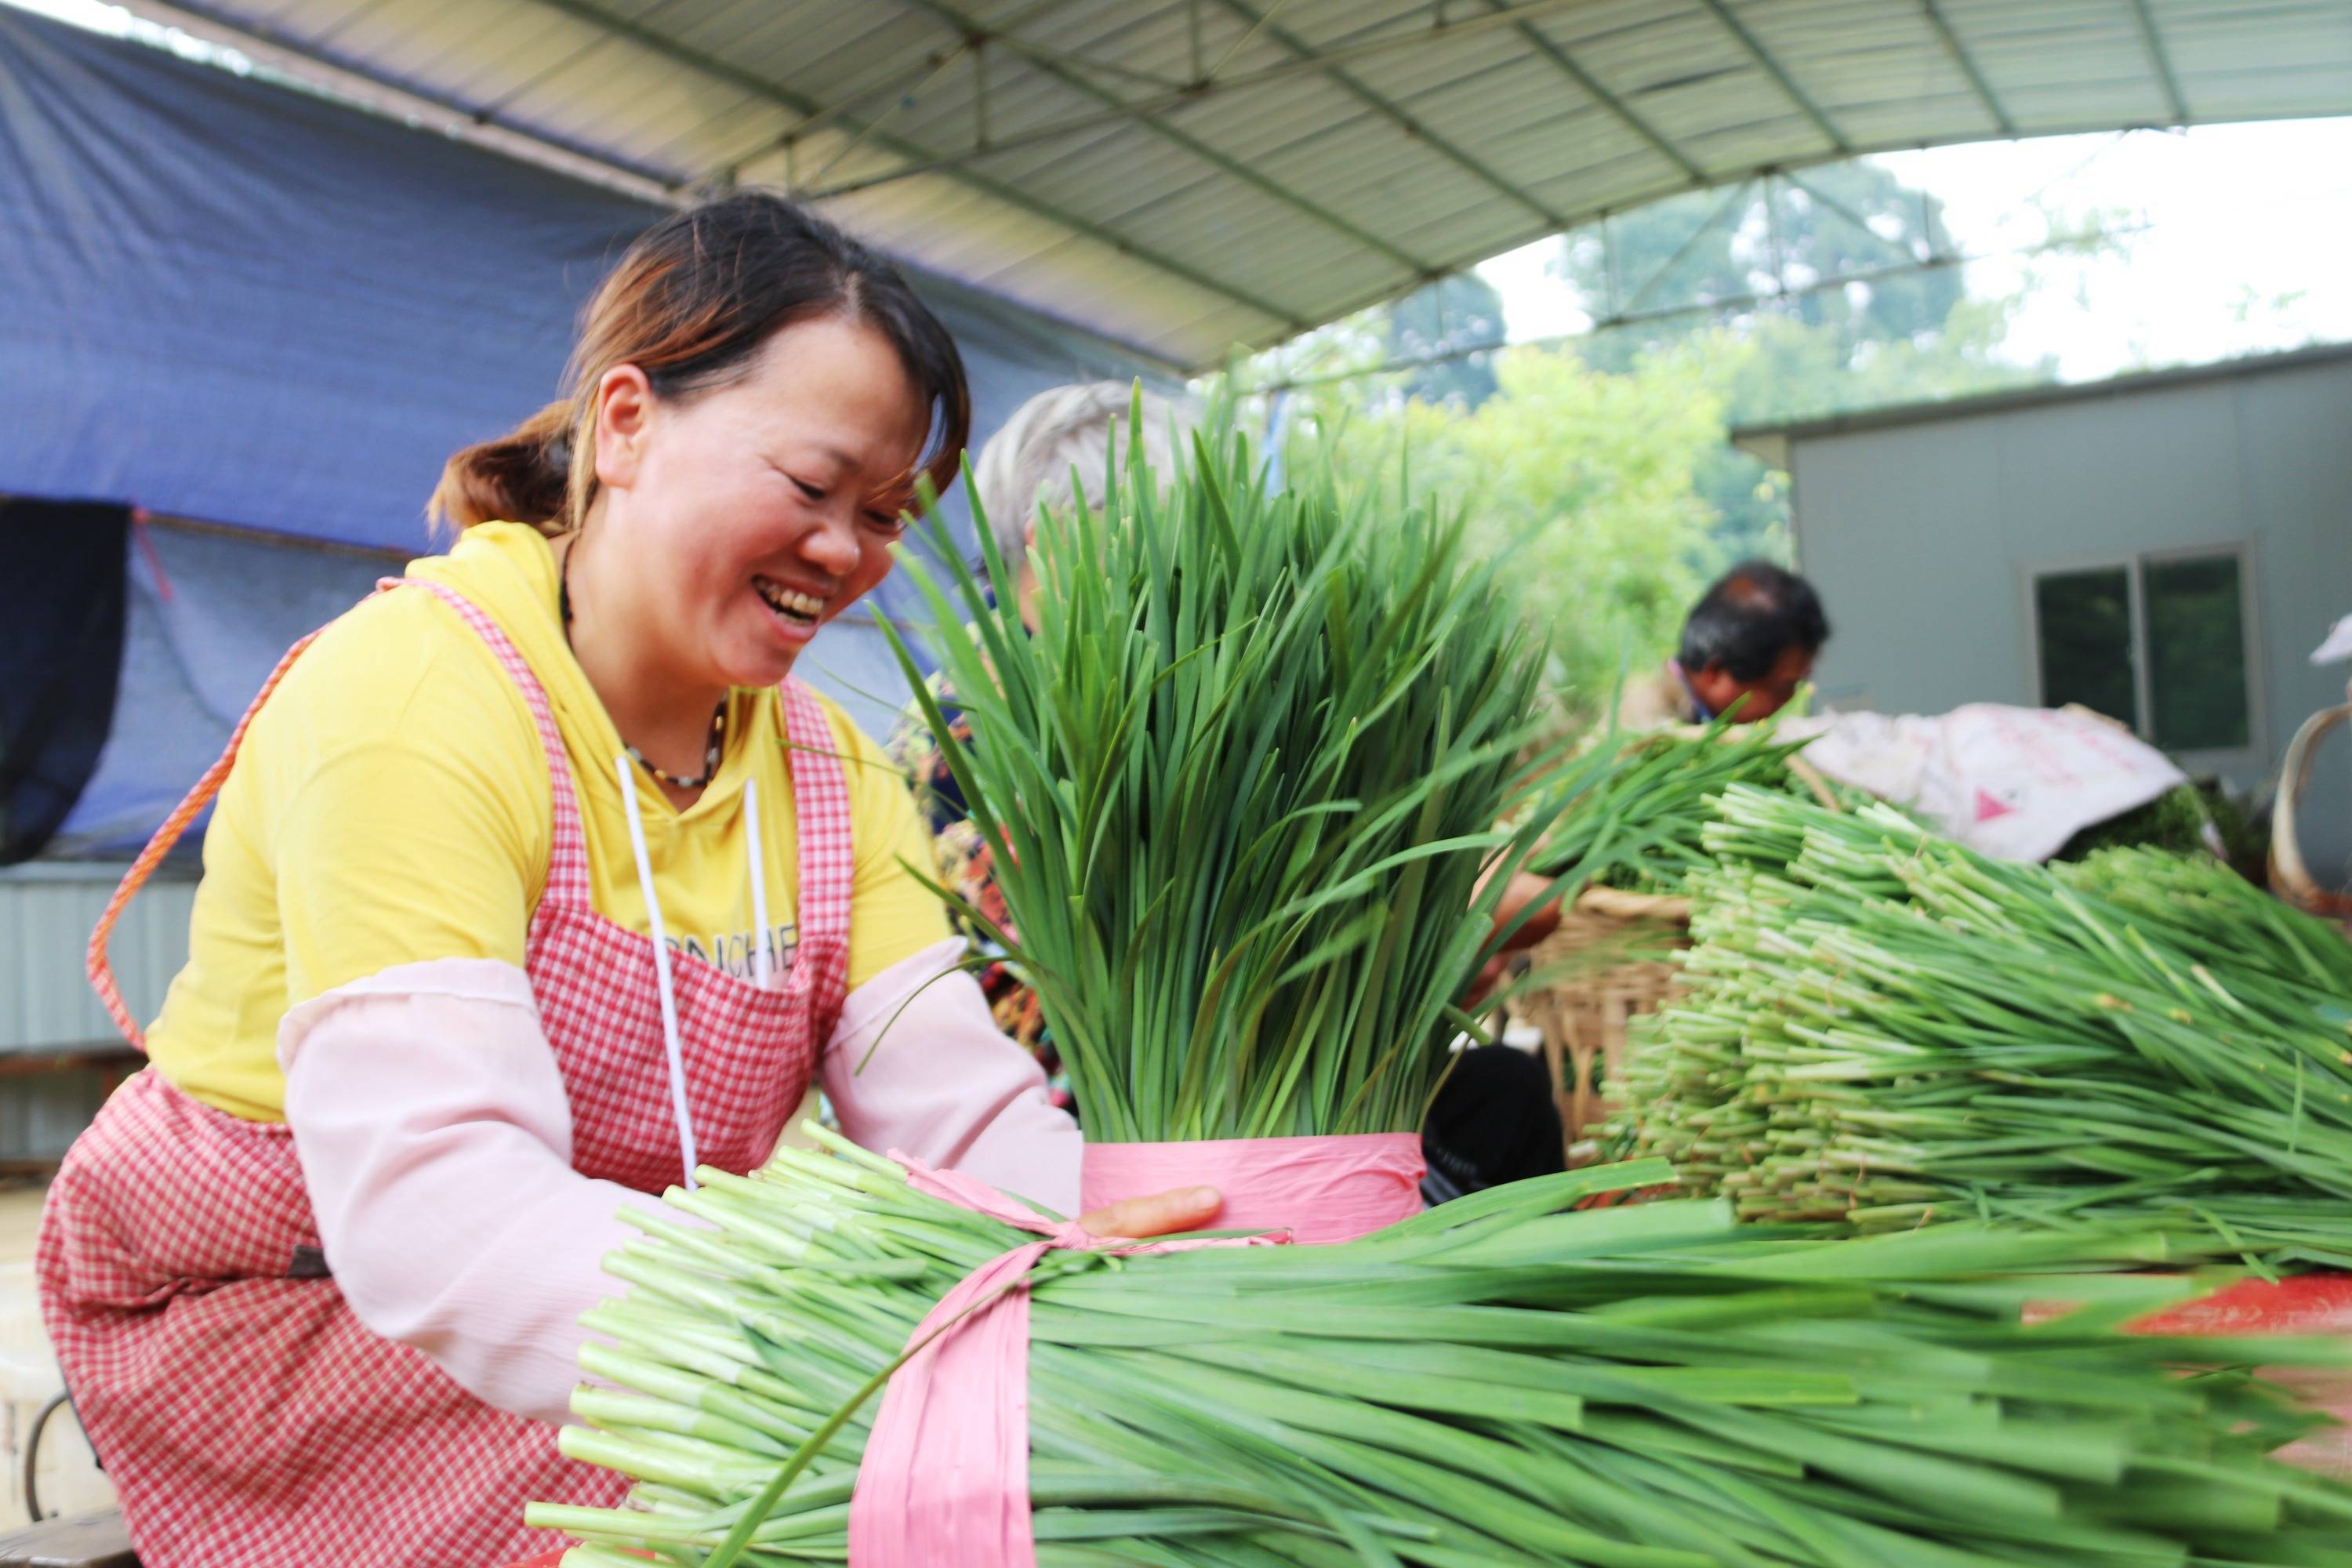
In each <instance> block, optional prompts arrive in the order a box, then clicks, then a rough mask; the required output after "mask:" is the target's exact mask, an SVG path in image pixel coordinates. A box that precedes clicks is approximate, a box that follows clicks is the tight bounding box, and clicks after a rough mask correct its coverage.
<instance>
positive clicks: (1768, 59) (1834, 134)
mask: <svg viewBox="0 0 2352 1568" xmlns="http://www.w3.org/2000/svg"><path fill="white" fill-rule="evenodd" d="M1699 3H1700V4H1701V5H1705V6H1706V8H1707V9H1708V10H1709V11H1712V12H1714V13H1715V18H1716V20H1717V21H1718V22H1721V23H1722V24H1723V26H1724V29H1725V30H1726V31H1727V32H1728V33H1729V34H1730V35H1731V36H1732V37H1735V38H1738V40H1739V42H1740V45H1741V47H1744V48H1746V49H1747V51H1748V53H1749V54H1750V55H1752V56H1754V57H1755V58H1756V63H1757V64H1758V65H1759V66H1762V67H1763V68H1764V74H1765V75H1766V76H1769V77H1770V78H1771V79H1773V81H1775V82H1776V83H1778V84H1779V85H1780V90H1781V91H1782V92H1784V93H1787V94H1788V95H1789V101H1790V102H1791V103H1793V104H1795V105H1796V106H1797V107H1798V108H1799V109H1801V110H1803V111H1804V115H1805V118H1806V119H1808V120H1810V121H1812V122H1813V124H1814V125H1815V126H1816V127H1817V128H1818V129H1819V130H1820V131H1821V133H1822V135H1824V136H1826V137H1828V138H1829V139H1830V145H1831V146H1832V147H1834V148H1836V149H1837V150H1838V153H1839V154H1840V155H1841V156H1845V157H1851V156H1853V142H1849V141H1847V140H1846V135H1845V132H1843V131H1841V130H1839V129H1838V128H1837V126H1836V124H1835V123H1834V122H1833V121H1832V120H1831V119H1830V117H1829V116H1828V115H1826V114H1824V113H1822V106H1821V105H1820V104H1818V103H1815V102H1814V101H1813V100H1812V99H1811V97H1809V96H1808V95H1807V94H1806V92H1805V89H1803V88H1801V87H1799V86H1798V85H1797V79H1796V78H1794V77H1792V76H1790V74H1789V72H1788V69H1787V68H1786V67H1784V66H1782V65H1781V64H1780V61H1779V60H1777V59H1775V58H1773V57H1772V52H1771V51H1770V50H1769V49H1767V48H1766V47H1764V44H1763V40H1761V39H1760V38H1759V37H1757V36H1756V35H1755V34H1753V33H1751V32H1749V31H1748V24H1747V23H1745V22H1742V21H1741V20H1740V19H1739V18H1738V17H1737V16H1733V15H1732V14H1731V7H1730V6H1728V5H1725V4H1724V0H1699Z"/></svg>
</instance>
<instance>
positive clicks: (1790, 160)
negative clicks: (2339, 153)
mask: <svg viewBox="0 0 2352 1568" xmlns="http://www.w3.org/2000/svg"><path fill="white" fill-rule="evenodd" d="M132 8H133V9H134V10H136V11H139V12H142V13H144V14H147V15H150V16H157V17H159V18H161V19H167V20H177V21H180V22H182V23H183V24H184V25H186V24H189V23H192V22H193V23H194V24H195V25H196V26H198V27H199V28H200V29H201V28H204V27H210V28H213V29H215V36H218V34H217V29H221V28H226V29H231V30H233V31H234V32H236V33H239V34H243V35H245V36H247V37H251V38H254V39H257V40H259V41H260V42H261V43H262V44H264V45H266V46H274V47H277V48H278V49H280V50H283V51H290V52H291V54H292V55H293V56H295V57H297V58H300V59H303V60H308V61H316V62H320V63H322V64H323V65H325V66H327V67H331V68H336V69H339V70H341V71H347V72H352V73H355V74H356V75H358V76H359V77H362V78H364V79H367V80H369V81H371V82H374V83H378V84H382V85H383V86H387V87H390V88H393V89H398V90H400V91H403V92H406V93H413V94H415V95H418V96H420V97H421V98H423V99H425V100H429V101H431V102H432V103H433V104H435V105H437V106H442V107H445V108H446V109H447V110H450V111H451V112H452V113H453V114H456V115H458V116H462V117H464V119H466V120H467V121H471V122H472V123H474V124H477V125H479V126H484V127H488V128H490V129H491V130H492V131H494V132H499V133H501V134H504V135H508V136H509V137H516V136H519V137H523V138H541V139H544V140H545V141H547V142H551V143H552V144H554V145H556V146H559V147H562V148H563V149H566V150H568V151H571V152H574V153H588V154H590V155H592V156H593V157H595V158H599V159H602V160H604V161H607V162H608V163H611V164H612V165H613V166H614V167H615V168H618V169H622V170H626V171H630V172H632V173H633V174H638V175H642V176H646V177H649V178H651V179H653V180H655V181H656V182H659V183H661V184H665V185H667V186H669V187H671V188H672V189H674V190H675V191H677V193H679V194H684V193H687V192H689V191H692V190H695V189H698V188H701V187H703V186H705V185H708V184H714V183H721V184H723V183H725V182H727V181H729V180H736V181H741V182H747V183H748V182H760V183H772V184H783V185H787V186H789V187H791V188H793V189H795V190H797V191H800V192H802V193H803V194H804V195H809V196H811V197H812V198H813V199H814V200H816V201H817V202H818V203H819V204H820V205H823V206H824V207H825V208H826V209H827V210H829V211H831V212H833V213H834V214H835V216H838V217H839V218H841V219H842V220H843V221H844V222H845V223H847V224H849V225H850V226H853V227H855V228H856V229H858V230H860V231H861V232H863V233H866V235H868V236H870V237H873V238H875V239H876V240H877V241H878V242H879V243H882V244H885V245H887V246H888V247H891V248H893V249H895V250H897V251H898V252H899V253H901V254H903V255H905V256H907V257H908V258H909V259H911V260H914V261H917V262H919V263H921V264H922V265H924V266H927V267H929V268H933V269H935V270H938V271H940V272H943V273H946V274H948V275H950V276H953V277H959V278H962V279H966V280H969V281H971V282H974V283H978V284H982V285H983V286H985V287H987V288H989V289H992V290H993V291H995V292H998V293H1000V294H1003V295H1007V296H1009V297H1011V298H1013V299H1014V300H1019V301H1021V302H1023V303H1024V304H1027V305H1030V306H1032V307H1034V308H1035V309H1038V310H1043V311H1045V312H1046V313H1048V314H1051V315H1055V316H1058V317H1061V318H1063V319H1066V320H1069V321H1075V322H1076V323H1078V324H1080V325H1083V326H1086V327H1088V328H1091V329H1093V330H1095V331H1098V332H1101V333H1103V334H1105V335H1107V336H1109V337H1111V338H1114V339H1117V340H1119V341H1121V342H1126V343H1129V344H1130V345H1133V346H1136V347H1138V348H1140V349H1142V350H1145V351H1146V352H1149V353H1153V354H1155V355H1157V356H1159V357H1160V358H1162V359H1165V360H1168V361H1170V362H1171V363H1176V364H1179V365H1182V366H1186V367H1193V366H1201V365H1205V364H1209V363H1214V362H1215V361H1216V360H1218V359H1219V358H1221V357H1222V356H1223V354H1224V353H1227V352H1228V351H1229V350H1232V349H1234V348H1236V347H1255V346H1260V345H1263V344H1265V343H1268V342H1275V341H1277V340H1279V339H1281V338H1284V337H1286V336H1288V335H1290V334H1292V333H1294V332H1296V331H1299V330H1301V329H1302V328H1305V327H1307V326H1312V325H1317V324H1319V323H1321V322H1324V321H1330V320H1332V319H1334V318H1336V317H1338V316H1340V315H1344V314H1346V313H1347V312H1348V311H1349V310H1356V309H1359V308H1360V307H1362V306H1364V305H1367V304H1370V303H1373V302H1375V301H1377V300H1381V299H1383V298H1385V297H1388V296H1391V295H1394V294H1398V293H1402V292H1404V291H1406V290H1409V289H1413V288H1415V287H1418V286H1419V285H1421V284H1422V283H1423V282H1426V281H1428V280H1429V279H1432V278H1433V277H1436V276H1439V275H1442V274H1444V273H1445V272H1449V271H1453V270H1455V269H1458V268H1462V267H1465V266H1467V265H1469V264H1471V263H1473V262H1475V261H1478V260H1482V259H1484V258H1486V257H1488V256H1491V255H1494V254H1496V252H1498V251H1501V250H1504V249H1507V248H1508V247H1511V246H1513V245H1516V244H1520V243H1524V242H1526V241H1527V240H1529V239H1533V238H1536V237H1540V236H1541V235H1544V234H1547V233H1550V232H1553V231H1555V230H1558V229H1559V228H1561V227H1563V226H1570V225H1573V224H1576V223H1580V222H1583V221H1587V220H1590V219H1591V218H1594V217H1596V216H1601V214H1604V213H1607V212H1610V211H1614V210H1621V209H1622V208H1625V207H1628V206H1632V205H1638V204H1640V203H1642V202H1644V201H1648V200H1651V199H1654V198H1655V197H1658V196H1662V195H1669V194H1672V193H1674V192H1675V191H1679V190H1686V189H1689V188H1692V187H1693V186H1695V185H1701V184H1717V183H1722V182H1726V181H1736V180H1740V179H1745V178H1747V177H1748V176H1750V175H1752V174H1757V173H1759V172H1762V171H1765V170H1769V169H1780V168H1787V167H1790V166H1793V165H1799V164H1803V163H1814V162H1819V161H1822V160H1825V159H1831V158H1839V157H1845V156H1851V155H1853V154H1854V153H1864V152H1870V151H1878V150H1889V149H1895V148H1908V147H1916V146H1921V145H1927V144H1932V143H1939V142H1959V141H1972V140H1981V139H1985V138H1990V137H2000V136H2007V135H2044V134H2060V133H2066V132H2084V131H2094V130H2109V129H2121V128H2126V127H2137V126H2167V125H2182V124H2191V123H2199V122H2205V121H2222V120H2243V119H2277V118H2293V117H2298V116H2306V115H2325V114H2339V113H2344V112H2347V111H2352V4H2347V0H796V3H793V4H789V5H773V4H769V3H766V0H200V3H199V4H195V5H180V6H167V5H162V4H142V3H138V0H134V4H133V5H132Z"/></svg>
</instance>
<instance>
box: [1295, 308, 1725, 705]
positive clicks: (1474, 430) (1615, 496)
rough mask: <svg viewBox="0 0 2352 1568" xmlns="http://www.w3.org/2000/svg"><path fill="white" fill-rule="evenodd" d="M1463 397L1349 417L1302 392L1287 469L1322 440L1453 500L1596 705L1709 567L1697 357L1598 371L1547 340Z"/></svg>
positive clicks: (1706, 419) (1702, 380)
mask: <svg viewBox="0 0 2352 1568" xmlns="http://www.w3.org/2000/svg"><path fill="white" fill-rule="evenodd" d="M1494 368H1495V377H1496V394H1495V395H1494V396H1492V397H1490V398H1488V399H1487V400H1486V402H1484V403H1482V404H1481V405H1478V406H1477V407H1476V408H1475V409H1464V408H1461V407H1458V406H1454V405H1444V404H1430V403H1424V402H1422V401H1420V400H1418V399H1414V400H1411V401H1408V402H1405V403H1403V404H1402V405H1392V406H1391V407H1389V408H1387V409H1385V410H1384V411H1381V412H1376V413H1372V414H1370V415H1365V414H1349V413H1348V412H1346V411H1344V410H1341V409H1339V408H1338V407H1336V406H1335V401H1336V400H1334V399H1331V398H1329V397H1325V398H1322V399H1319V400H1318V401H1317V402H1316V403H1315V404H1314V405H1312V407H1311V409H1310V411H1309V412H1308V413H1307V416H1305V417H1302V418H1299V419H1297V420H1295V421H1294V422H1293V423H1292V425H1291V427H1290V428H1291V447H1292V450H1291V456H1292V460H1293V462H1294V465H1296V464H1298V463H1301V462H1304V461H1306V460H1307V459H1306V449H1307V447H1308V446H1310V445H1311V444H1313V443H1316V442H1320V441H1330V442H1336V443H1337V444H1338V445H1339V453H1340V462H1339V468H1340V470H1341V471H1342V472H1345V473H1351V474H1355V475H1358V476H1361V477H1362V480H1363V482H1366V483H1378V484H1394V483H1402V484H1404V485H1406V486H1407V487H1409V489H1411V491H1412V494H1413V495H1414V496H1416V497H1430V498H1433V499H1435V500H1439V501H1440V502H1441V503H1443V504H1447V505H1454V506H1460V507H1464V508H1465V509H1467V510H1468V511H1469V513H1470V515H1471V518H1472V523H1473V527H1474V530H1475V538H1476V539H1477V540H1478V541H1479V542H1481V543H1482V544H1483V545H1484V547H1485V548H1486V549H1489V550H1492V551H1496V552H1508V553H1509V554H1511V555H1512V556H1514V557H1515V558H1516V560H1517V565H1515V568H1514V570H1513V571H1512V572H1511V573H1510V574H1509V575H1510V577H1511V579H1512V580H1513V581H1514V582H1516V583H1517V584H1518V585H1519V588H1520V590H1521V592H1522V594H1523V595H1524V602H1525V604H1526V606H1527V612H1528V616H1530V618H1532V619H1535V620H1537V621H1538V622H1540V623H1541V624H1542V625H1543V626H1545V627H1546V628H1547V630H1548V632H1549V636H1550V637H1551V641H1552V646H1553V650H1554V654H1555V657H1556V658H1557V660H1558V672H1559V679H1560V681H1561V683H1562V684H1563V686H1564V687H1565V689H1567V691H1568V692H1569V693H1570V695H1571V697H1572V699H1573V700H1574V701H1575V704H1576V706H1577V707H1578V708H1580V710H1582V711H1583V712H1584V713H1585V714H1587V715H1589V714H1591V713H1592V712H1595V711H1597V710H1598V709H1599V706H1600V704H1601V701H1602V700H1605V698H1606V697H1607V695H1608V693H1610V692H1611V691H1612V690H1613V689H1614V688H1615V686H1616V684H1617V681H1618V679H1619V676H1620V674H1621V672H1622V669H1623V668H1625V666H1626V665H1627V664H1628V662H1629V661H1630V662H1631V663H1632V664H1633V666H1635V667H1636V668H1647V666H1648V665H1649V664H1650V663H1651V662H1652V661H1653V660H1654V659H1655V658H1658V657H1660V648H1661V647H1663V645H1664V643H1665V642H1671V640H1672V639H1673V637H1675V635H1676V634H1678V633H1679V631H1680V629H1681V626H1682V617H1683V616H1684V615H1685V612H1686V611H1687V610H1688V608H1689V605H1690V603H1691V601H1692V599H1693V598H1694V597H1696V595H1697V593H1698V591H1699V589H1700V588H1701V587H1702V586H1704V584H1705V582H1706V575H1707V574H1708V572H1709V571H1710V569H1711V568H1713V567H1714V566H1716V565H1717V564H1719V552H1718V551H1717V548H1716V546H1715V544H1714V542H1713V541H1712V539H1711V531H1712V525H1713V521H1714V514H1713V511H1712V510H1711V509H1710V507H1709V506H1708V504H1707V502H1706V500H1705V498H1704V497H1702V496H1701V495H1700V493H1699V491H1698V489H1697V488H1696V483H1695V480H1696V476H1697V475H1698V474H1699V473H1700V472H1701V470H1702V468H1703V467H1704V465H1705V463H1706V460H1707V459H1708V458H1709V457H1710V455H1711V454H1712V453H1713V452H1714V451H1715V450H1716V449H1717V448H1718V447H1720V446H1721V444H1722V441H1723V413H1722V406H1721V403H1720V400H1719V398H1718V397H1717V395H1716V394H1715V393H1714V392H1713V391H1711V390H1710V389H1709V387H1708V386H1707V384H1706V376H1705V374H1704V372H1703V367H1702V366H1701V364H1700V363H1699V360H1698V358H1697V356H1696V355H1694V354H1691V353H1685V352H1677V353H1669V354H1665V355H1661V356H1658V357H1655V358H1654V359H1652V360H1651V361H1649V362H1648V363H1645V364H1644V365H1643V367H1642V369H1641V370H1640V371H1638V372H1637V373H1634V374H1610V373H1607V372H1604V371H1599V370H1595V369H1594V368H1592V367H1591V365H1589V364H1586V363H1584V362H1583V360H1582V359H1580V357H1579V356H1578V355H1576V354H1574V353H1570V352H1567V351H1565V350H1560V349H1535V348H1527V349H1512V350H1508V351H1506V352H1505V353H1501V354H1500V355H1498V356H1497V357H1496V362H1495V367H1494Z"/></svg>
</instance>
